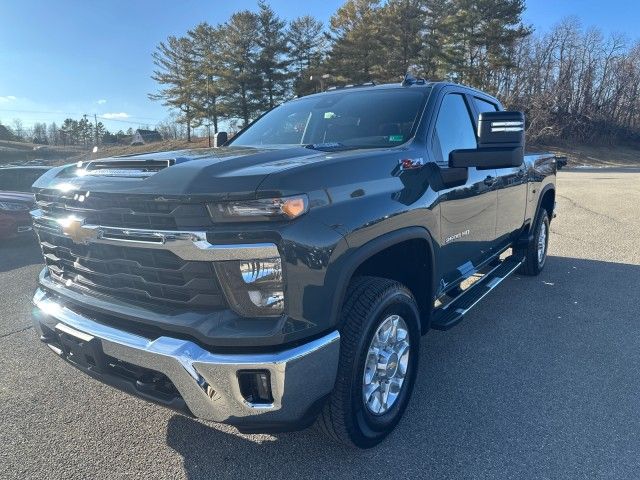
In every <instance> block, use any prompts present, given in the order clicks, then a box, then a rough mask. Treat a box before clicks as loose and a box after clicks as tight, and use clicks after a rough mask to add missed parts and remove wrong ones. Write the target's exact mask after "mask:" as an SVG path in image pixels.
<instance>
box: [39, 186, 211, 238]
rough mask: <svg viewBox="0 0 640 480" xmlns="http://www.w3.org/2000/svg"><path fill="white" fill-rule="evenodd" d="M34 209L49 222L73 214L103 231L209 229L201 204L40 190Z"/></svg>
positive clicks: (209, 220)
mask: <svg viewBox="0 0 640 480" xmlns="http://www.w3.org/2000/svg"><path fill="white" fill-rule="evenodd" d="M36 205H37V207H38V208H39V209H41V210H42V211H43V213H44V214H45V215H46V216H47V217H50V218H59V217H63V216H68V215H70V214H73V215H76V216H78V217H81V218H84V219H85V223H87V224H91V225H101V226H105V227H122V228H144V229H150V230H156V229H157V230H186V229H193V228H198V229H206V228H207V227H210V226H211V225H212V221H211V217H210V216H209V214H208V212H207V208H206V205H205V204H204V203H185V202H183V201H179V200H171V199H164V198H163V199H150V198H148V197H141V196H132V195H113V194H110V195H104V194H100V193H94V192H89V193H87V192H68V193H64V194H61V193H60V192H59V191H50V190H43V191H40V192H38V193H36Z"/></svg>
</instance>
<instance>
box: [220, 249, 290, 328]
mask: <svg viewBox="0 0 640 480" xmlns="http://www.w3.org/2000/svg"><path fill="white" fill-rule="evenodd" d="M214 265H215V268H216V272H217V273H218V278H219V279H220V283H221V284H222V289H223V290H224V293H225V297H226V298H227V300H228V301H229V304H230V305H229V306H230V307H231V308H232V309H233V310H234V311H235V312H236V313H238V314H239V315H241V316H243V317H270V316H277V315H281V314H282V313H283V312H284V284H283V278H282V260H281V259H280V257H275V258H263V259H259V260H258V259H256V260H232V261H226V262H215V263H214Z"/></svg>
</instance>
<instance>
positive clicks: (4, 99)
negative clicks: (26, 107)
mask: <svg viewBox="0 0 640 480" xmlns="http://www.w3.org/2000/svg"><path fill="white" fill-rule="evenodd" d="M14 100H17V98H16V97H14V96H13V95H7V96H6V97H0V103H6V102H13V101H14Z"/></svg>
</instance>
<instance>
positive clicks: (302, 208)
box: [280, 197, 307, 218]
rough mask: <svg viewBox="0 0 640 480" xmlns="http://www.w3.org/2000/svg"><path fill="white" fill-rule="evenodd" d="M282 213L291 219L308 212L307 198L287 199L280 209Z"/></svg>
mask: <svg viewBox="0 0 640 480" xmlns="http://www.w3.org/2000/svg"><path fill="white" fill-rule="evenodd" d="M280 209H281V210H282V213H284V214H285V215H286V216H287V217H289V218H296V217H299V216H300V215H302V214H303V213H305V212H306V211H307V198H306V197H291V198H287V199H285V201H284V202H283V203H282V206H281V207H280Z"/></svg>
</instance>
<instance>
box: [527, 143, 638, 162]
mask: <svg viewBox="0 0 640 480" xmlns="http://www.w3.org/2000/svg"><path fill="white" fill-rule="evenodd" d="M527 150H535V151H546V152H549V151H551V152H553V153H556V154H558V155H564V156H566V157H567V158H568V160H569V162H568V166H570V167H578V166H592V167H637V166H640V148H638V147H630V146H617V147H610V146H602V147H598V146H591V145H572V146H553V145H536V146H534V147H532V148H531V149H530V148H528V147H527Z"/></svg>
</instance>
